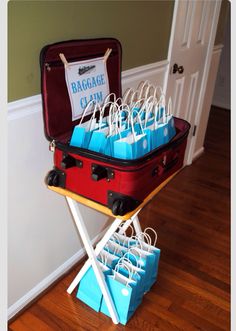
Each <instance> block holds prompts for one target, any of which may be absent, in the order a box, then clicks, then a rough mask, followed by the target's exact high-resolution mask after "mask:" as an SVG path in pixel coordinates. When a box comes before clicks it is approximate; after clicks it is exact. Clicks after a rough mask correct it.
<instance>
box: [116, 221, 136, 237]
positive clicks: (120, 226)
mask: <svg viewBox="0 0 236 331" xmlns="http://www.w3.org/2000/svg"><path fill="white" fill-rule="evenodd" d="M125 223H126V221H123V222H122V223H121V224H120V225H119V227H118V230H122V227H123V225H125ZM129 228H130V229H131V231H132V232H131V236H130V237H133V235H134V228H133V227H132V225H131V224H129V225H128V227H127V229H129ZM127 229H126V230H127ZM123 233H124V234H125V235H126V231H123Z"/></svg>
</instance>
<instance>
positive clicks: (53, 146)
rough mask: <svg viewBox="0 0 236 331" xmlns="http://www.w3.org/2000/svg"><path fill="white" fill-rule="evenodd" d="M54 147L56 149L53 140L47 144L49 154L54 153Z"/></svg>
mask: <svg viewBox="0 0 236 331" xmlns="http://www.w3.org/2000/svg"><path fill="white" fill-rule="evenodd" d="M55 147H56V141H55V140H54V139H53V140H52V141H50V143H49V150H50V152H55Z"/></svg>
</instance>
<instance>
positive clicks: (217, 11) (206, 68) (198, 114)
mask: <svg viewBox="0 0 236 331" xmlns="http://www.w3.org/2000/svg"><path fill="white" fill-rule="evenodd" d="M220 7H221V0H219V1H215V8H214V14H213V25H212V27H211V32H210V39H209V44H208V48H207V55H206V61H205V65H204V70H203V76H202V83H201V87H200V93H199V99H198V103H197V109H196V115H195V120H194V123H195V125H196V127H197V129H196V134H195V136H194V137H193V138H192V140H191V145H190V148H189V153H188V155H187V158H186V161H187V164H188V165H189V164H191V163H192V160H193V154H194V149H195V144H196V138H197V134H198V127H199V123H200V119H201V115H202V108H203V102H204V97H205V92H206V84H207V78H208V74H209V70H210V65H211V58H212V52H213V47H214V42H215V36H216V29H217V24H218V20H219V15H220Z"/></svg>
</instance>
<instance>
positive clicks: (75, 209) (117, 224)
mask: <svg viewBox="0 0 236 331" xmlns="http://www.w3.org/2000/svg"><path fill="white" fill-rule="evenodd" d="M178 172H179V171H177V172H175V173H174V174H172V175H171V176H170V177H168V178H167V179H166V180H165V181H164V182H162V183H161V184H160V185H159V186H158V187H156V189H155V190H153V191H152V192H151V193H150V194H149V195H148V196H147V197H146V198H145V200H144V201H143V202H142V203H141V204H140V205H139V206H138V207H137V208H136V209H135V210H133V211H131V212H129V213H127V214H125V215H124V216H115V215H113V214H112V212H111V210H110V209H109V208H108V207H105V206H103V205H101V204H99V203H97V202H94V201H92V200H89V199H87V198H84V197H82V196H80V195H77V194H75V193H73V192H71V191H68V190H66V189H63V188H60V187H55V186H48V188H49V189H50V190H52V191H54V192H57V193H59V194H61V195H63V196H65V198H66V200H67V203H68V206H69V209H70V211H71V214H72V216H73V219H74V221H75V224H76V227H77V229H78V231H79V234H80V236H81V239H82V241H83V244H84V247H85V250H86V252H87V254H88V260H87V261H86V262H85V264H84V265H83V267H82V268H81V270H80V271H79V273H78V274H77V276H76V277H75V279H74V280H73V281H72V283H71V284H70V286H69V287H68V289H67V292H68V293H69V294H71V293H72V292H73V291H74V289H75V288H76V286H77V285H78V284H79V282H80V280H81V279H82V277H83V276H84V275H85V273H86V272H87V270H88V269H89V268H90V266H92V268H93V270H94V274H95V276H96V279H97V282H98V284H99V287H100V289H101V291H102V294H103V296H104V300H105V302H106V305H107V308H108V310H109V313H110V316H111V318H112V321H113V323H115V324H118V323H119V318H118V315H117V312H116V309H115V306H114V303H113V300H112V297H111V295H110V292H109V290H108V287H107V284H106V282H105V279H104V275H103V273H102V271H101V268H100V266H99V263H98V261H97V258H96V257H97V256H98V255H99V253H100V252H101V251H102V249H103V248H104V247H105V245H106V243H107V242H108V240H109V239H110V237H111V236H112V235H113V234H114V232H115V231H117V229H118V228H120V229H119V233H123V232H125V231H126V229H127V228H128V227H129V225H131V224H133V226H134V230H135V233H136V234H137V235H138V234H139V233H141V232H142V230H141V226H140V223H139V219H138V213H139V212H140V211H141V210H142V208H144V207H145V205H146V204H147V203H148V202H150V201H151V200H152V199H153V198H154V196H155V195H156V194H157V193H158V192H159V191H160V190H161V189H162V188H163V187H164V186H165V185H166V184H167V183H168V182H169V181H170V180H171V179H172V178H173V177H174V176H175V175H176V174H177V173H178ZM78 202H79V203H81V204H83V205H85V206H87V207H90V208H93V209H94V210H96V211H99V212H101V213H103V214H105V215H107V216H111V217H114V218H115V220H114V221H113V222H112V224H111V226H110V227H109V229H108V230H107V232H106V233H105V234H104V236H103V237H102V239H101V240H100V241H99V242H98V243H97V245H96V247H95V248H93V246H92V244H91V241H90V238H89V235H88V231H87V229H86V225H85V223H84V220H83V217H82V215H81V213H80V208H79V204H78ZM124 221H125V222H124Z"/></svg>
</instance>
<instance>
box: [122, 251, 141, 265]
mask: <svg viewBox="0 0 236 331" xmlns="http://www.w3.org/2000/svg"><path fill="white" fill-rule="evenodd" d="M128 254H130V255H132V256H133V257H134V259H135V263H136V267H138V268H141V265H140V263H139V262H138V259H137V257H136V256H135V255H134V254H133V253H132V252H130V251H127V252H125V254H124V255H123V256H122V257H121V259H126V260H128V261H129V262H130V263H131V264H132V262H131V261H130V259H129V258H128V257H126V255H128ZM140 257H141V256H140Z"/></svg>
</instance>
